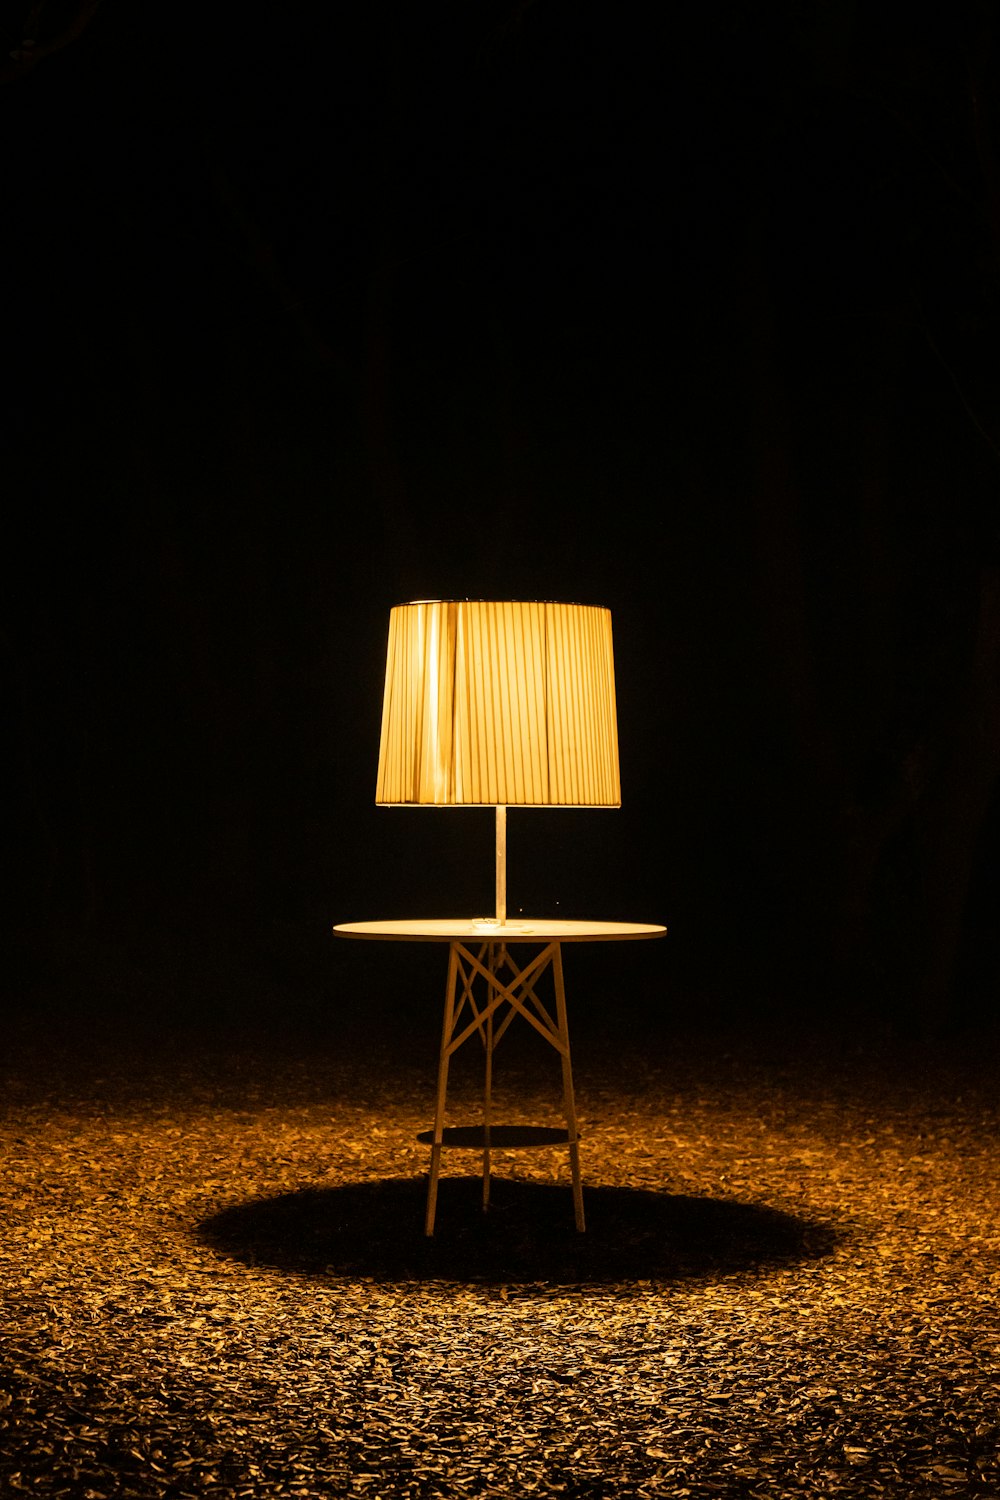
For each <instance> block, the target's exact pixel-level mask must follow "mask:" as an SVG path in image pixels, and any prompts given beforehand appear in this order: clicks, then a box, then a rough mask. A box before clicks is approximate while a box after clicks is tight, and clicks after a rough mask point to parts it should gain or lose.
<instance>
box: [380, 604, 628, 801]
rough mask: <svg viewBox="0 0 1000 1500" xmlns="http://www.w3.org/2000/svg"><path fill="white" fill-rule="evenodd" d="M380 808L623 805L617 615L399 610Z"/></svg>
mask: <svg viewBox="0 0 1000 1500" xmlns="http://www.w3.org/2000/svg"><path fill="white" fill-rule="evenodd" d="M375 801H376V802H377V803H382V804H393V805H399V804H404V805H418V806H419V805H430V806H486V805H490V804H492V805H495V806H499V805H501V804H502V805H510V806H522V807H560V806H572V807H617V806H619V805H620V803H621V787H620V782H619V775H618V724H617V717H616V712H615V676H614V658H613V653H612V644H611V613H610V611H609V610H607V609H601V608H596V607H593V606H590V605H583V604H549V603H513V602H503V603H492V602H485V601H482V600H457V601H456V600H433V601H421V602H420V603H416V604H401V605H399V606H397V607H396V608H395V609H393V610H392V611H391V613H390V616H389V647H388V653H387V658H386V672H385V699H384V703H383V709H382V736H381V743H380V747H379V763H378V782H377V787H376V792H375Z"/></svg>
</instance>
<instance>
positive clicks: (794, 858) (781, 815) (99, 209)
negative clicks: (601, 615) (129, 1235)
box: [0, 0, 1000, 1034]
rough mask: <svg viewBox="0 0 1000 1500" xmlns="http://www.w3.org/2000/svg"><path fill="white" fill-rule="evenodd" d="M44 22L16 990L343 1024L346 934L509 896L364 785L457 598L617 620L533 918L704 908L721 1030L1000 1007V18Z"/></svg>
mask: <svg viewBox="0 0 1000 1500" xmlns="http://www.w3.org/2000/svg"><path fill="white" fill-rule="evenodd" d="M14 9H15V8H12V7H10V6H5V7H4V8H3V12H2V14H3V26H4V57H5V59H6V60H5V62H4V64H3V66H2V74H3V85H2V92H0V99H2V107H3V111H4V117H3V139H4V142H5V146H4V153H3V155H4V167H3V224H4V228H3V233H2V257H3V276H4V286H5V293H6V295H5V297H4V315H3V353H4V359H3V364H4V369H5V372H6V376H7V379H6V382H5V385H6V392H5V394H4V396H3V403H2V411H0V417H2V444H3V480H2V486H3V491H4V492H5V495H6V504H5V506H4V521H3V534H4V545H3V563H4V573H5V586H4V590H3V623H2V633H0V648H2V662H3V673H4V694H3V697H4V705H5V710H6V712H5V715H4V718H5V731H4V742H5V759H6V770H5V772H4V783H5V790H6V792H7V794H8V795H7V798H6V799H5V801H6V808H5V811H4V832H3V842H4V849H5V860H4V863H5V866H6V872H7V873H6V881H5V888H4V892H3V912H4V927H5V929H6V934H7V949H8V957H7V960H6V961H5V962H6V964H7V966H8V972H9V973H10V974H11V975H12V976H13V978H14V984H13V993H14V995H15V997H16V1003H17V1005H18V1006H19V1007H20V1009H21V1010H22V1011H25V1010H30V1009H37V1008H41V1010H42V1011H44V1010H45V1007H46V1006H49V1007H55V1008H56V1009H58V1007H59V1006H60V1005H64V1006H66V1007H69V1008H72V1007H73V1006H74V1005H76V1004H78V1003H80V997H81V996H86V997H87V998H86V1001H85V1003H86V1005H87V1006H88V1007H89V1008H92V1009H94V1010H95V1011H96V1010H99V1009H100V1006H101V1005H102V1004H106V1005H108V1006H112V1007H113V1006H114V1005H118V1006H120V1007H121V1008H122V1009H128V1007H129V1006H142V1005H151V1006H152V1005H155V1006H156V1007H158V1008H159V1010H160V1011H161V1013H164V1012H165V1013H166V1014H168V1015H169V1014H171V1009H172V1008H173V1009H174V1010H175V1011H176V1013H177V1016H178V1019H182V1018H183V1016H184V1014H185V1013H186V1008H187V1011H189V1010H190V1007H191V1005H192V1003H193V1002H191V1001H190V1000H188V999H186V998H185V995H186V993H187V992H186V990H185V984H184V976H185V975H190V974H193V973H197V974H198V975H199V976H201V981H202V982H201V983H200V985H199V998H198V1001H197V1005H198V1006H199V1007H201V1008H203V1009H207V1010H209V1011H211V1010H212V1009H213V1008H215V1009H217V1010H218V1012H219V1014H220V1015H222V1016H226V1015H234V1014H236V1013H237V1012H238V1009H239V1006H240V1005H241V1004H245V1005H248V1006H249V1005H253V1004H256V1005H258V1006H260V1007H262V1008H265V1009H266V1008H267V1006H276V1007H278V1008H279V1009H281V1010H282V1013H283V1014H284V1015H286V1016H289V1017H293V1016H295V1015H300V1016H303V1015H307V1014H312V1013H316V1014H321V1013H323V1010H324V1007H328V1006H329V1005H330V1004H331V1003H332V1001H331V998H330V997H331V996H332V995H333V996H335V995H336V992H337V988H338V980H339V978H342V977H343V976H345V975H347V974H348V973H349V974H350V975H351V976H353V978H354V979H356V978H357V974H358V965H359V964H360V963H361V962H362V960H361V959H360V957H359V956H354V955H352V956H351V957H348V956H346V955H345V954H343V953H342V952H341V951H340V950H341V949H342V948H345V947H347V946H352V947H353V945H343V944H337V943H336V942H335V941H334V940H333V939H332V938H331V936H330V926H331V924H332V923H333V922H336V921H346V920H354V919H362V918H367V917H391V916H410V915H414V916H416V915H447V914H452V913H454V914H459V913H461V914H467V915H471V914H472V913H473V912H475V911H479V910H488V909H489V907H490V904H491V880H492V868H491V837H492V832H491V823H490V819H489V815H488V814H485V813H483V814H478V813H471V814H470V813H433V812H424V811H421V812H413V813H410V812H406V813H404V812H387V811H382V810H376V808H375V807H374V802H373V797H374V781H375V765H376V757H377V746H378V726H379V714H380V709H381V691H382V669H383V652H384V647H385V637H386V630H387V624H388V612H389V609H390V607H391V606H392V605H393V604H395V603H398V602H401V601H403V600H407V599H411V598H427V597H467V596H468V597H484V598H489V597H495V598H555V599H565V600H577V601H581V602H584V603H595V604H603V605H607V606H608V607H610V609H611V611H612V616H613V620H614V626H615V642H616V665H617V677H618V699H619V728H620V738H621V747H622V777H623V806H622V809H621V811H620V812H616V813H586V812H580V813H562V812H560V813H551V814H549V813H530V812H524V813H521V814H518V813H516V812H515V813H512V814H511V824H510V874H509V885H510V898H511V903H512V906H513V907H514V908H515V909H516V908H517V907H518V906H522V905H523V906H524V908H525V909H526V910H529V911H533V912H535V913H536V914H544V913H548V914H553V915H555V914H557V913H558V914H562V915H567V916H592V917H602V918H615V919H625V920H628V919H633V920H649V921H664V922H666V923H667V924H668V925H669V927H670V936H669V938H668V940H667V943H666V944H659V945H649V947H650V951H649V953H648V954H647V953H645V952H644V953H643V954H642V955H641V956H638V955H637V956H636V958H635V960H634V964H633V962H632V960H631V959H630V971H631V972H632V974H633V975H634V976H635V980H636V995H637V998H638V1002H639V1003H640V1004H642V1003H645V1002H646V1000H648V1001H649V1003H650V1004H655V1005H656V1006H657V1007H662V1006H664V1005H665V1004H667V1003H669V1004H670V1005H672V1006H673V1007H675V1011H676V1014H677V1017H678V1023H680V1021H681V1020H682V1019H683V1018H684V1016H685V1015H687V1014H688V1013H689V1012H691V1013H693V1012H695V1011H697V1013H698V1014H699V1015H708V1016H710V1017H712V1018H716V1019H718V1018H728V1019H732V1018H735V1017H740V1018H749V1019H750V1020H751V1021H752V1022H754V1023H756V1022H758V1021H759V1022H760V1023H761V1024H764V1023H765V1022H767V1021H770V1020H773V1019H775V1018H777V1019H779V1020H780V1019H781V1018H782V1017H784V1016H788V1015H796V1016H802V1015H809V1016H815V1017H816V1018H833V1019H834V1020H838V1019H839V1018H846V1019H847V1020H848V1021H849V1022H850V1024H851V1025H856V1024H860V1023H866V1024H871V1025H872V1026H874V1027H876V1028H878V1027H883V1028H887V1029H888V1030H890V1031H898V1032H913V1031H916V1032H918V1033H921V1034H928V1033H930V1034H934V1033H936V1032H939V1031H949V1030H951V1031H954V1030H956V1029H957V1030H959V1031H962V1030H964V1031H970V1030H972V1031H974V1030H975V1029H976V1028H977V1027H979V1026H981V1025H984V1024H985V1023H986V1022H987V1019H988V1017H989V1016H990V1015H991V1014H992V1013H993V1011H994V1010H995V999H994V997H995V990H996V984H997V981H998V979H1000V973H998V970H1000V962H998V959H1000V951H998V945H997V936H996V923H995V918H994V915H993V911H994V903H995V899H996V896H997V887H998V879H997V857H998V853H1000V817H998V809H997V801H996V791H995V788H996V782H997V772H998V769H1000V704H998V700H997V683H998V672H1000V553H998V516H1000V511H998V485H997V480H998V473H1000V470H998V461H1000V448H998V445H1000V419H998V416H997V412H998V402H997V397H998V378H997V368H998V366H997V358H996V348H997V335H998V331H1000V301H998V298H1000V279H998V270H1000V196H998V178H997V158H996V150H997V145H996V142H997V134H996V132H997V128H998V125H997V120H996V116H995V114H993V115H992V116H991V108H992V106H994V105H995V103H996V87H995V84H996V55H997V54H996V47H997V45H998V43H1000V37H998V36H997V33H996V22H995V11H994V8H993V7H992V6H990V5H986V4H976V3H973V0H961V3H955V4H953V5H949V6H936V5H913V4H906V5H903V4H900V3H888V0H877V3H873V4H870V5H869V4H865V5H860V6H854V5H850V4H847V3H831V4H806V5H799V4H787V5H784V4H774V5H766V4H751V3H739V0H734V3H723V0H708V3H701V0H685V3H680V4H671V5H662V6H646V5H638V4H628V3H625V4H614V5H612V4H609V3H605V0H574V3H572V4H570V3H568V0H534V3H530V0H528V3H523V0H522V3H514V0H505V3H492V4H471V5H470V4H453V3H452V4H450V3H444V0H442V3H437V0H432V3H431V4H429V5H417V4H412V3H406V4H396V3H392V0H387V3H377V4H370V5H360V6H350V7H344V6H336V5H329V6H323V7H320V6H313V7H296V8H293V9H292V10H291V11H287V10H284V11H281V12H280V13H279V12H278V11H275V12H272V13H271V15H270V16H269V17H265V18H264V19H262V20H258V19H256V18H254V17H253V16H252V14H251V12H249V11H243V12H241V13H239V14H236V13H233V12H231V11H230V10H229V9H228V8H223V12H222V13H221V14H220V13H218V12H217V11H216V9H215V8H213V7H209V8H208V11H207V12H205V11H202V12H200V13H197V14H196V13H194V12H192V11H185V10H183V9H182V10H177V9H176V8H175V9H172V10H171V9H164V8H163V7H159V8H152V9H150V8H147V7H138V8H134V7H127V6H124V5H122V4H120V3H115V0H109V3H105V4H104V5H101V6H100V7H98V8H96V9H94V8H93V7H85V6H74V5H64V6H61V7H59V6H55V5H52V6H43V7H42V8H41V10H40V12H39V14H40V34H39V37H38V39H37V42H36V47H35V54H36V59H35V61H34V62H33V63H32V64H31V65H29V62H28V59H27V58H26V57H25V56H24V55H23V54H22V55H19V56H14V55H13V54H14V53H15V52H17V49H18V41H17V36H18V31H17V28H18V26H19V24H20V21H21V19H22V18H21V14H20V12H19V11H18V12H17V15H16V16H15V14H14ZM8 54H9V55H8ZM438 956H439V955H438ZM384 957H385V955H384V954H382V953H376V954H374V955H372V954H368V955H366V958H365V962H366V963H367V964H368V965H369V966H371V965H372V964H373V963H374V964H375V969H374V970H372V972H375V970H381V967H382V964H383V959H384ZM386 962H388V960H386ZM352 966H353V967H352ZM596 972H597V973H598V974H599V975H601V974H603V973H604V972H605V971H604V970H603V969H601V968H600V965H598V968H597V971H596ZM206 976H208V978H207V979H206ZM580 982H581V983H582V984H583V985H584V987H585V985H586V980H585V979H584V978H583V975H582V974H581V977H580ZM262 996H263V998H261V997H262ZM99 997H103V999H101V998H99ZM240 997H242V999H241V998H240Z"/></svg>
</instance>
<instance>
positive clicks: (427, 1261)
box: [197, 1177, 836, 1283]
mask: <svg viewBox="0 0 1000 1500" xmlns="http://www.w3.org/2000/svg"><path fill="white" fill-rule="evenodd" d="M481 1191H482V1183H481V1181H480V1179H479V1178H478V1177H449V1178H443V1179H442V1181H441V1184H440V1188H439V1197H438V1221H437V1228H436V1231H435V1234H434V1237H433V1238H432V1239H428V1238H427V1237H426V1236H425V1235H424V1233H423V1217H424V1203H425V1197H426V1182H425V1180H424V1179H423V1178H388V1179H383V1180H380V1181H376V1182H360V1183H349V1184H346V1185H344V1186H342V1187H334V1188H305V1189H302V1190H301V1191H300V1192H295V1193H285V1194H282V1195H281V1196H280V1197H275V1198H260V1199H256V1200H253V1201H250V1202H247V1203H237V1204H234V1205H233V1206H232V1207H230V1208H227V1209H223V1210H222V1212H221V1213H218V1214H215V1215H213V1216H212V1217H211V1218H209V1219H205V1220H203V1221H202V1222H201V1223H200V1224H198V1225H197V1233H198V1235H199V1237H200V1238H201V1239H202V1240H203V1241H204V1242H205V1243H207V1244H209V1245H211V1246H212V1248H213V1249H214V1250H216V1251H217V1252H218V1253H220V1254H223V1255H228V1256H231V1257H232V1258H233V1259H235V1260H239V1261H243V1262H245V1263H246V1264H249V1265H270V1266H275V1267H277V1268H280V1269H284V1270H289V1271H294V1272H296V1273H298V1274H306V1275H314V1276H322V1277H330V1278H332V1277H337V1276H371V1277H374V1278H376V1279H378V1280H386V1281H396V1280H421V1279H426V1280H444V1281H486V1282H500V1283H502V1282H523V1281H555V1282H564V1283H565V1282H570V1283H572V1282H615V1281H628V1280H636V1279H645V1278H656V1279H658V1280H680V1279H686V1278H692V1277H718V1276H725V1275H731V1274H733V1273H735V1272H738V1271H746V1270H752V1269H754V1268H758V1267H759V1268H763V1267H765V1266H777V1265H781V1264H792V1263H795V1262H797V1261H802V1260H813V1259H816V1258H818V1257H820V1256H822V1255H825V1254H828V1253H829V1252H830V1250H832V1248H833V1246H834V1244H835V1240H836V1236H835V1234H834V1232H833V1230H832V1229H830V1228H829V1227H828V1226H826V1225H820V1224H816V1223H813V1222H811V1221H810V1220H808V1219H803V1218H797V1217H796V1216H794V1215H792V1214H786V1213H781V1212H779V1211H778V1210H777V1209H773V1208H767V1207H763V1206H761V1205H758V1204H753V1203H738V1202H730V1201H727V1200H725V1199H718V1198H694V1197H683V1196H677V1195H675V1194H670V1193H659V1192H651V1191H649V1190H647V1189H638V1188H622V1187H599V1186H596V1187H595V1186H590V1187H588V1188H587V1189H586V1194H585V1202H586V1210H587V1232H586V1233H585V1234H578V1233H577V1231H576V1229H575V1228H574V1226H573V1216H572V1207H571V1202H570V1195H569V1192H568V1189H567V1188H566V1187H565V1186H556V1185H549V1184H542V1183H531V1182H518V1181H511V1180H509V1179H505V1178H494V1179H493V1185H492V1198H491V1202H490V1208H489V1212H488V1213H486V1214H484V1213H483V1211H482V1207H481V1197H480V1195H481Z"/></svg>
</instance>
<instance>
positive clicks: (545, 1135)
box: [417, 1125, 579, 1151]
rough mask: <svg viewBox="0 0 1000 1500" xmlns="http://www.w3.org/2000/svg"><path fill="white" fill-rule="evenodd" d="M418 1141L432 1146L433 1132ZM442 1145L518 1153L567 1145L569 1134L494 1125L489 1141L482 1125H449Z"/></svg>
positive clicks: (549, 1128) (552, 1129)
mask: <svg viewBox="0 0 1000 1500" xmlns="http://www.w3.org/2000/svg"><path fill="white" fill-rule="evenodd" d="M577 1139H579V1135H578V1136H577ZM417 1140H418V1141H419V1142H420V1143H421V1145H423V1146H433V1144H434V1132H433V1130H422V1131H421V1132H420V1134H419V1135H418V1136H417ZM441 1144H442V1146H444V1147H445V1149H447V1148H448V1147H449V1146H454V1147H463V1148H465V1149H466V1150H477V1151H484V1150H485V1149H486V1147H487V1146H489V1147H490V1149H491V1150H493V1151H519V1150H522V1149H524V1148H525V1147H529V1146H568V1145H569V1131H568V1130H560V1129H559V1127H558V1126H555V1125H491V1126H490V1133H489V1140H487V1138H486V1129H485V1127H484V1126H482V1125H446V1126H445V1128H444V1130H443V1131H442V1132H441Z"/></svg>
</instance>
